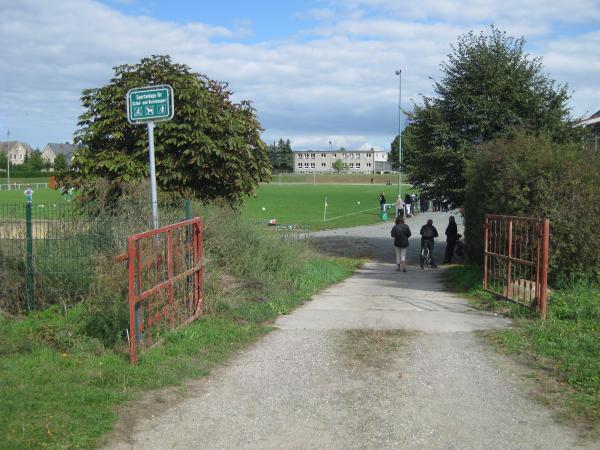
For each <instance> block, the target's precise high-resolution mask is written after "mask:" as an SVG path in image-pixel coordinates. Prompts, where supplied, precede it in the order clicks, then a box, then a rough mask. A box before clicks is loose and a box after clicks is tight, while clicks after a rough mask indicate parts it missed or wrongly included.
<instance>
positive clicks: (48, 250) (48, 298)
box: [0, 201, 191, 311]
mask: <svg viewBox="0 0 600 450" xmlns="http://www.w3.org/2000/svg"><path fill="white" fill-rule="evenodd" d="M151 217H152V213H151V205H150V203H144V204H140V203H119V204H117V205H115V206H114V207H113V208H111V209H109V210H102V211H98V210H87V211H86V209H85V208H80V207H76V206H75V205H74V204H73V203H56V204H55V203H51V204H38V203H31V202H23V203H20V204H0V308H2V309H7V310H13V311H18V310H22V309H24V308H25V309H34V308H36V307H38V306H45V305H49V304H55V303H68V304H72V303H73V302H75V301H78V300H79V299H81V298H83V297H84V296H85V295H86V293H87V290H88V288H89V284H90V279H91V276H92V274H93V270H94V260H95V258H97V257H98V256H99V255H115V256H116V255H118V254H119V253H122V252H124V251H125V249H126V247H127V237H128V236H129V235H131V234H135V233H138V232H141V231H145V230H148V229H150V228H151V227H152V225H151V224H152V219H151ZM189 217H191V212H190V203H189V201H181V202H177V203H169V204H166V205H160V206H159V221H160V225H161V226H162V225H166V224H170V223H175V222H179V221H181V220H184V219H186V218H189Z"/></svg>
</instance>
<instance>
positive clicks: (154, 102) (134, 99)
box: [127, 85, 175, 229]
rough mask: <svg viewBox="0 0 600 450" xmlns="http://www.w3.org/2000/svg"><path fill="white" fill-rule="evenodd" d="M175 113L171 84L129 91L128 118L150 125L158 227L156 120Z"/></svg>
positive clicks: (154, 216)
mask: <svg viewBox="0 0 600 450" xmlns="http://www.w3.org/2000/svg"><path fill="white" fill-rule="evenodd" d="M174 113H175V104H174V98H173V88H172V87H171V86H169V85H158V86H146V87H141V88H133V89H130V90H129V91H128V92H127V120H128V121H129V123H132V124H134V125H136V124H140V123H142V124H143V123H145V124H147V125H148V144H149V150H150V190H151V195H152V225H153V226H154V228H155V229H156V228H158V200H157V195H156V168H155V163H154V122H157V121H163V120H171V119H172V118H173V114H174Z"/></svg>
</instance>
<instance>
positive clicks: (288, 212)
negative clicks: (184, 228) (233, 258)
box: [0, 178, 410, 230]
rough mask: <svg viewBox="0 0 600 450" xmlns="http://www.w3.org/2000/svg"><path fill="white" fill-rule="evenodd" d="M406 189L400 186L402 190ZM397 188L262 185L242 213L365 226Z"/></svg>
mask: <svg viewBox="0 0 600 450" xmlns="http://www.w3.org/2000/svg"><path fill="white" fill-rule="evenodd" d="M340 179H341V178H340ZM409 188H410V186H409V185H403V187H402V192H403V193H405V192H406V191H407V189H409ZM397 189H398V188H397V186H385V185H382V184H379V185H370V184H315V185H313V184H281V185H279V184H263V185H261V186H260V187H259V188H258V191H257V196H256V197H249V198H247V199H246V200H245V201H244V206H243V214H244V215H245V216H246V217H249V218H251V219H253V220H256V221H258V222H264V223H265V224H266V223H268V221H269V220H270V219H275V220H276V221H277V223H278V224H282V225H290V224H295V225H299V226H307V227H309V228H310V229H312V230H322V229H329V228H339V227H350V226H356V225H367V224H371V223H377V222H379V221H380V218H379V194H380V193H381V192H384V193H385V197H386V200H387V202H388V203H394V202H395V200H396V196H397V192H398V191H397ZM325 198H327V215H326V220H325V221H324V220H323V213H324V206H325ZM33 202H34V203H37V204H46V205H54V204H59V203H64V202H66V198H65V197H64V196H62V195H61V194H60V192H59V191H55V190H52V189H37V190H34V194H33ZM24 203H25V195H24V194H23V191H22V190H18V191H17V190H13V191H0V205H1V204H24ZM263 207H264V208H265V209H264V211H263V209H262V208H263ZM0 215H1V212H0ZM389 216H390V217H393V211H389Z"/></svg>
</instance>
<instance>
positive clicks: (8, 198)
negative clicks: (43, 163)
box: [0, 189, 66, 203]
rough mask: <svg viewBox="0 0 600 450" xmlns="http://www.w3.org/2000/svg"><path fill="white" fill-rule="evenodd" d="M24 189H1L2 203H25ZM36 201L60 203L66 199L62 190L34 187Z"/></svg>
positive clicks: (34, 199)
mask: <svg viewBox="0 0 600 450" xmlns="http://www.w3.org/2000/svg"><path fill="white" fill-rule="evenodd" d="M23 191H24V189H22V190H18V191H17V190H12V191H0V203H25V194H24V193H23ZM33 191H34V192H33V202H34V203H60V202H64V201H66V199H65V198H64V197H63V196H61V194H60V191H55V190H53V189H34V190H33Z"/></svg>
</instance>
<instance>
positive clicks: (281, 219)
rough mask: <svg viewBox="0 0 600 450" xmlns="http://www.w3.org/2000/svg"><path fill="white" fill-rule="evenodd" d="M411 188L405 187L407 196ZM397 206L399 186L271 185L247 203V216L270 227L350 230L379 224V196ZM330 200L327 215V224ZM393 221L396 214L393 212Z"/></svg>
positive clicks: (261, 189)
mask: <svg viewBox="0 0 600 450" xmlns="http://www.w3.org/2000/svg"><path fill="white" fill-rule="evenodd" d="M407 189H409V186H408V185H406V186H403V188H402V192H403V193H405V192H406V190H407ZM381 192H384V194H385V197H386V201H387V202H388V203H394V202H395V200H396V196H397V194H398V188H397V186H384V185H379V186H378V185H348V184H344V185H340V184H337V185H336V184H329V185H320V184H315V185H312V184H304V185H303V184H293V185H289V184H288V185H286V184H281V185H279V184H267V185H262V186H261V187H260V188H259V189H258V193H257V196H256V198H249V199H247V200H246V201H245V202H244V212H243V213H244V214H245V215H246V216H247V217H251V218H253V219H256V220H258V221H262V222H265V223H267V222H268V221H269V220H271V219H275V220H276V221H277V223H278V224H285V225H289V224H294V225H300V226H303V225H306V226H308V227H310V228H311V229H314V230H322V229H325V228H337V227H350V226H355V225H366V224H370V223H377V222H379V221H380V217H379V194H380V193H381ZM325 198H327V215H326V217H325V221H324V220H323V213H324V209H325ZM263 208H264V210H263ZM390 217H393V212H391V211H390Z"/></svg>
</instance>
